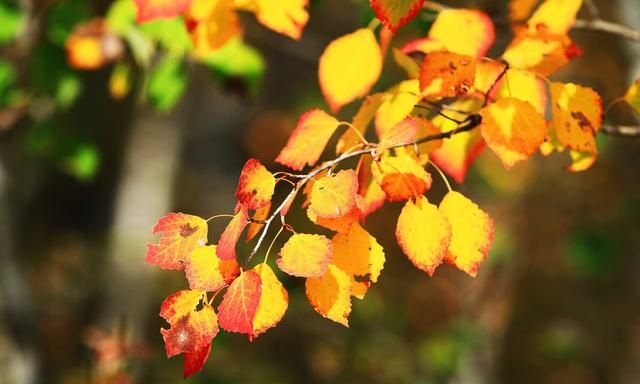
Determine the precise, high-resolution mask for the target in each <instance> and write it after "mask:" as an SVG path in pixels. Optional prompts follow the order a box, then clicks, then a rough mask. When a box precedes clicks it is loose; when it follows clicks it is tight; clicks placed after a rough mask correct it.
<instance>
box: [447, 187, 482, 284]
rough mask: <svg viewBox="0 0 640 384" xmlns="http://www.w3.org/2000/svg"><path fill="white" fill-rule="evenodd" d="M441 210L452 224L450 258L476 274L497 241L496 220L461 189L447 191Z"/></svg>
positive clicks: (469, 272)
mask: <svg viewBox="0 0 640 384" xmlns="http://www.w3.org/2000/svg"><path fill="white" fill-rule="evenodd" d="M439 209H440V212H441V213H442V214H443V215H444V216H445V217H446V218H447V220H448V221H449V224H451V244H450V245H449V251H448V253H447V256H446V257H447V261H448V262H450V263H451V264H453V265H455V266H456V267H457V268H458V269H460V270H462V271H464V272H466V273H468V274H469V275H470V276H472V277H475V276H476V275H477V274H478V269H479V268H480V265H481V264H482V262H483V261H484V260H485V259H486V258H487V254H488V253H489V250H490V249H491V244H492V243H493V231H494V229H493V220H492V219H491V217H489V215H487V214H486V213H485V212H484V211H482V210H481V209H480V208H478V206H477V205H476V204H474V203H473V202H472V201H471V200H469V199H467V198H466V197H464V196H463V195H461V194H460V193H458V192H453V191H452V192H449V193H447V195H446V196H445V197H444V199H442V202H441V203H440V207H439Z"/></svg>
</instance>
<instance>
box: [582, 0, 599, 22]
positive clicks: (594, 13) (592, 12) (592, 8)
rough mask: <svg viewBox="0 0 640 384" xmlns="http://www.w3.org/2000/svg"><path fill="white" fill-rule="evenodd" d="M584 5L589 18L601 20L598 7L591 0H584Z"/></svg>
mask: <svg viewBox="0 0 640 384" xmlns="http://www.w3.org/2000/svg"><path fill="white" fill-rule="evenodd" d="M584 6H585V7H586V8H587V11H589V16H591V20H602V18H601V17H600V11H598V7H596V4H595V3H594V2H593V0H584Z"/></svg>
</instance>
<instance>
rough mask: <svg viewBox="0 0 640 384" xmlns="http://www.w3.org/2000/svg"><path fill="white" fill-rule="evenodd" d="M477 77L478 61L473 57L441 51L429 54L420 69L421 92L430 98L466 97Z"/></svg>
mask: <svg viewBox="0 0 640 384" xmlns="http://www.w3.org/2000/svg"><path fill="white" fill-rule="evenodd" d="M475 76H476V61H475V59H474V58H473V57H471V56H464V55H458V54H455V53H451V52H446V51H439V52H433V53H430V54H428V55H427V56H426V57H425V58H424V61H423V62H422V67H421V69H420V90H421V91H425V93H426V95H427V96H428V97H455V96H462V95H466V94H467V93H468V92H469V89H470V88H471V87H472V86H473V83H474V80H475Z"/></svg>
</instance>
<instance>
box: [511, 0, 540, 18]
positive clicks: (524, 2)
mask: <svg viewBox="0 0 640 384" xmlns="http://www.w3.org/2000/svg"><path fill="white" fill-rule="evenodd" d="M536 5H538V0H509V21H511V22H514V23H516V22H522V21H523V20H527V19H528V18H529V16H531V13H532V12H533V10H534V8H535V7H536Z"/></svg>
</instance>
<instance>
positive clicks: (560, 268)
mask: <svg viewBox="0 0 640 384" xmlns="http://www.w3.org/2000/svg"><path fill="white" fill-rule="evenodd" d="M118 3H120V4H118V5H117V6H115V5H114V4H113V2H111V1H107V0H92V1H85V0H14V1H12V0H0V53H1V57H0V383H2V384H13V383H64V384H75V383H104V384H106V383H120V384H123V383H131V382H136V383H179V382H182V358H181V357H176V358H173V359H167V358H166V356H165V352H164V347H163V343H162V337H161V335H160V332H159V328H160V327H162V326H165V324H164V321H163V320H162V319H161V318H160V317H159V316H158V310H159V306H160V303H161V302H162V300H163V299H164V298H165V297H166V296H167V295H169V294H170V293H172V292H174V291H176V290H179V289H183V288H186V287H187V282H186V279H185V278H184V276H183V274H182V273H181V272H176V271H163V270H160V269H159V268H157V267H153V266H150V265H146V264H144V263H143V260H144V255H145V252H146V248H145V244H146V243H147V242H149V241H153V240H154V238H153V237H152V236H151V230H152V228H153V225H154V223H155V221H156V220H157V219H158V218H159V217H161V216H163V215H164V214H166V213H167V212H169V211H174V212H178V211H182V212H187V213H192V214H196V215H200V216H202V217H209V216H211V215H214V214H217V213H231V211H232V210H233V206H234V202H235V201H234V196H233V194H234V191H235V187H236V183H237V177H238V175H239V173H240V170H241V168H242V165H243V164H244V162H245V161H246V159H247V158H249V157H256V158H258V159H260V160H261V161H262V162H263V163H265V164H267V166H268V167H269V168H270V169H272V170H277V169H280V168H279V167H278V166H277V165H275V164H273V162H272V159H273V158H274V157H275V155H276V154H277V153H278V152H279V150H280V149H281V148H282V146H283V145H284V143H285V142H286V140H287V138H288V135H289V133H290V132H291V130H292V129H293V127H294V124H295V122H296V120H297V118H298V116H299V114H300V113H302V112H304V111H305V110H307V109H309V108H311V107H312V106H320V107H322V108H325V109H326V104H325V102H324V100H323V99H322V96H321V94H320V91H319V87H318V84H317V61H318V57H319V56H320V54H321V52H322V50H323V49H324V47H325V46H326V44H327V43H328V42H329V41H330V40H332V39H334V38H336V37H338V36H340V35H343V34H346V33H349V32H351V31H353V30H355V29H356V28H358V27H362V26H366V25H367V24H368V23H369V21H370V20H371V19H372V17H373V13H372V12H371V10H370V8H369V5H368V2H367V1H365V0H348V1H347V0H312V1H311V3H310V15H311V17H310V21H309V24H308V25H307V27H306V29H305V31H304V33H303V35H302V38H301V40H300V41H297V42H296V41H294V40H291V39H289V38H287V37H285V36H282V35H278V34H276V33H274V32H271V31H270V30H268V29H266V28H264V27H262V26H260V25H258V24H257V23H256V21H255V18H254V17H253V16H252V15H248V14H243V15H242V17H241V20H242V24H243V25H244V43H242V42H240V41H237V42H235V43H234V46H231V47H227V48H225V49H223V50H221V51H220V52H219V53H218V54H216V55H214V56H212V57H211V58H210V59H209V60H207V61H205V62H197V63H196V62H193V61H190V60H182V57H181V56H180V55H179V54H172V53H175V52H178V53H180V52H181V51H180V49H181V47H182V44H183V43H184V36H183V35H184V33H182V34H181V33H180V30H179V28H177V27H176V24H175V23H172V22H170V21H166V22H152V23H149V25H147V26H145V27H136V29H135V31H134V32H131V34H130V35H127V41H126V42H127V43H126V48H123V47H122V46H119V45H118V44H119V43H118V42H117V41H116V42H114V43H113V44H115V45H113V47H114V48H113V49H115V50H116V51H114V52H120V51H118V49H120V50H126V52H124V53H123V54H122V55H121V56H120V57H121V58H120V59H118V60H116V61H115V62H108V63H106V64H105V65H102V66H100V68H98V69H95V70H79V69H74V68H73V66H72V65H70V62H69V60H68V58H67V54H66V53H65V42H66V40H67V39H68V37H69V36H70V34H72V33H74V31H76V32H77V30H76V28H77V26H78V25H79V24H80V23H83V22H86V21H87V20H90V19H91V18H93V17H104V16H105V15H108V16H109V17H112V18H113V19H115V20H120V21H122V20H125V19H126V17H127V16H126V12H127V9H128V6H127V5H126V4H124V3H126V1H118ZM447 4H449V5H453V6H463V7H470V8H479V9H482V10H484V11H486V12H488V13H489V14H490V15H491V16H492V17H494V18H496V19H505V18H506V15H507V9H508V8H507V2H506V1H488V0H487V1H447ZM595 4H596V5H597V6H598V8H599V9H600V13H601V15H602V17H603V18H604V19H606V20H611V21H615V22H619V23H621V24H625V25H627V26H630V27H633V28H635V29H640V3H639V2H638V1H637V0H616V1H613V0H601V1H595ZM118 7H119V8H118ZM114 9H116V10H114ZM117 12H121V13H122V14H124V15H125V16H122V15H118V14H117ZM114 13H116V15H115V16H114ZM580 16H581V17H583V18H586V17H587V16H588V15H587V14H586V13H581V14H580ZM431 20H432V18H429V17H420V18H418V19H416V20H414V21H412V22H411V23H410V24H408V25H407V26H406V27H404V28H403V29H402V30H401V32H400V34H399V35H398V37H397V39H396V42H395V43H396V44H398V45H401V44H402V43H403V42H406V41H407V40H408V39H410V38H412V37H416V36H423V35H425V34H426V31H427V30H428V28H429V23H430V21H431ZM176 28H177V29H176ZM497 28H498V29H497V40H496V45H495V47H494V48H493V49H492V50H491V52H490V55H492V56H493V57H497V56H499V54H500V53H501V52H502V50H503V49H504V47H505V46H506V45H507V44H508V43H509V39H510V38H511V35H510V30H509V28H508V27H506V26H504V25H502V26H501V25H498V26H497ZM132 31H133V30H132ZM452 33H455V32H452ZM571 37H572V38H573V39H575V41H576V42H577V44H578V45H579V46H581V47H582V49H583V50H584V55H583V56H581V57H579V58H578V59H576V60H575V61H573V62H572V63H571V64H569V65H568V66H566V67H564V68H563V69H562V70H561V71H560V72H559V73H558V74H557V75H556V76H555V77H554V79H557V80H561V81H574V82H577V83H580V84H584V85H587V86H591V87H593V88H595V89H596V90H597V91H598V92H600V94H601V95H602V96H603V98H604V100H605V104H606V103H607V102H609V101H611V100H614V99H615V98H617V97H619V96H620V95H622V94H624V92H625V91H626V89H627V87H628V86H629V85H630V84H631V83H632V82H633V80H635V78H637V77H639V76H640V44H639V43H632V42H628V41H625V40H623V39H621V38H619V37H614V36H610V35H605V34H599V33H593V32H585V31H574V32H572V33H571ZM156 47H160V48H161V49H158V51H154V49H156ZM159 52H165V53H163V54H161V53H159ZM388 56H389V55H387V63H386V66H385V71H384V73H383V77H382V79H381V80H380V82H379V84H378V85H377V86H376V89H380V90H382V89H385V88H386V87H388V86H390V85H392V84H394V83H395V82H397V81H399V80H401V79H403V76H404V75H403V74H402V72H401V70H400V69H398V68H397V67H396V66H395V65H394V64H393V62H392V61H391V60H390V59H389V57H388ZM145 60H146V61H145ZM140 63H143V64H145V65H146V66H145V65H140ZM354 104H356V105H351V106H349V107H348V108H345V109H344V110H343V111H342V112H341V113H340V116H341V118H343V119H349V118H350V117H351V115H352V114H353V113H354V111H355V109H356V107H357V103H354ZM608 119H609V121H611V122H615V123H620V124H631V125H637V124H638V121H637V120H636V118H635V117H634V116H633V115H632V114H631V113H630V112H629V111H628V110H627V109H626V108H624V107H623V106H616V107H614V108H612V110H611V113H610V114H609V116H608ZM601 136H602V135H601ZM598 147H599V151H600V154H601V156H600V158H599V160H598V162H597V163H596V164H595V166H594V167H593V168H592V169H590V170H589V171H587V172H584V173H578V174H573V173H568V172H566V171H565V170H564V167H565V166H566V165H567V162H568V160H567V159H566V158H565V157H564V156H562V155H555V156H551V157H550V158H545V159H543V158H542V157H540V156H539V155H537V156H536V157H535V158H534V159H532V160H530V161H527V162H524V163H521V164H519V165H517V166H516V167H515V168H513V169H512V170H511V171H505V170H504V169H503V168H502V166H501V165H500V162H499V160H497V158H496V157H495V156H494V155H493V154H491V153H489V152H488V151H487V152H485V153H484V154H483V155H482V156H480V158H479V159H478V161H477V162H476V163H475V164H474V165H473V167H472V168H471V171H470V174H469V176H468V178H467V179H468V180H467V181H466V182H465V184H464V185H454V188H455V189H457V190H459V191H461V192H463V193H464V194H465V195H467V196H469V197H470V198H472V199H473V200H474V201H475V202H477V203H478V204H479V205H480V206H481V207H482V208H483V209H484V210H485V211H487V212H489V213H490V215H491V216H492V217H493V218H494V220H495V223H496V238H495V244H494V247H493V249H492V251H491V254H490V256H489V259H488V261H487V262H486V263H485V264H484V265H483V267H482V268H481V270H480V274H479V276H478V278H476V279H472V278H469V277H468V276H467V275H465V274H463V273H462V272H459V271H457V270H454V269H453V268H451V267H449V266H443V267H441V268H440V269H438V271H437V273H436V274H435V276H434V277H433V278H429V277H428V276H427V275H426V274H424V273H423V272H421V271H419V270H417V269H416V268H414V267H413V266H412V265H411V263H410V262H409V261H408V260H407V258H406V257H404V256H403V255H402V254H401V252H400V250H399V248H398V247H397V245H396V241H395V237H394V233H395V221H396V218H397V215H398V213H399V210H400V208H401V205H399V204H390V205H388V206H386V207H385V208H383V209H382V210H380V211H378V212H376V213H374V214H373V215H372V216H370V217H369V218H368V219H367V222H366V228H367V229H368V230H369V231H370V232H371V233H372V234H373V235H374V236H375V237H376V238H377V239H378V241H379V242H380V243H381V244H382V245H383V246H384V247H385V251H386V254H387V262H386V265H385V268H384V270H383V273H382V276H381V278H380V281H379V283H378V284H376V285H375V286H373V287H372V288H371V289H370V291H369V293H368V294H367V297H366V299H365V300H364V301H359V300H357V299H354V302H353V311H352V314H351V316H350V328H349V329H346V328H344V327H342V326H340V325H338V324H336V323H333V322H331V321H329V320H326V319H324V318H322V317H321V316H319V315H318V314H317V313H315V312H314V311H313V309H312V308H311V306H310V305H309V304H308V302H307V300H306V297H305V294H304V282H303V281H302V280H301V279H288V278H287V277H286V276H285V275H283V274H279V277H280V278H281V279H282V280H283V281H284V283H285V286H286V287H287V289H288V290H289V294H290V305H289V309H288V311H287V314H286V315H285V318H284V319H283V321H282V322H281V323H280V325H279V326H278V327H276V328H275V329H272V330H270V331H269V332H267V333H266V334H265V335H263V336H261V337H259V338H258V339H256V340H255V341H253V342H252V343H249V342H248V341H247V339H246V337H243V336H240V335H236V334H228V333H224V332H221V333H220V334H219V335H218V336H217V337H216V339H215V341H214V345H213V349H212V352H211V356H210V358H209V361H208V362H207V364H206V365H205V368H204V370H203V372H202V373H199V374H197V375H195V376H193V377H192V378H191V379H189V382H191V383H194V384H197V383H365V382H367V383H416V384H418V383H420V384H427V383H586V384H590V383H638V382H640V141H639V140H638V139H633V138H617V137H599V138H598ZM444 192H445V190H444V188H443V186H442V185H441V184H440V183H437V182H435V183H434V187H433V189H432V190H431V191H430V192H429V193H430V195H429V196H430V199H431V196H433V200H435V201H439V199H440V197H441V196H442V195H443V193H444ZM288 221H289V223H291V224H293V225H294V226H295V228H296V229H297V230H298V231H304V229H305V228H308V229H309V228H311V223H310V222H309V221H308V219H307V218H306V215H305V214H304V212H298V211H296V212H292V216H291V218H290V219H289V220H288ZM224 225H225V223H223V222H219V221H217V222H215V221H214V222H213V223H212V224H211V226H210V228H211V229H210V234H211V235H210V237H211V239H210V240H214V239H215V238H217V236H219V233H220V231H222V229H223V226H224ZM247 252H248V249H247V248H246V245H241V246H240V248H239V253H240V254H241V255H243V254H244V255H246V254H247Z"/></svg>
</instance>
